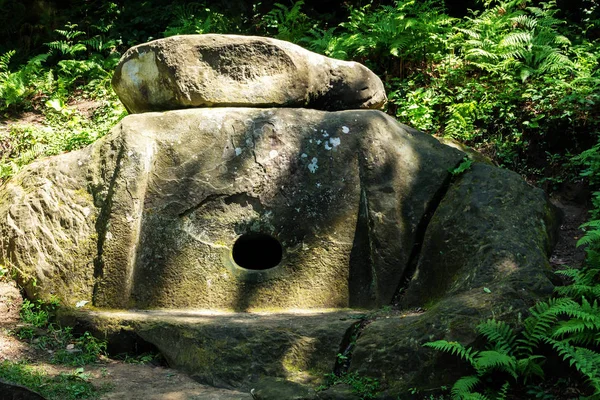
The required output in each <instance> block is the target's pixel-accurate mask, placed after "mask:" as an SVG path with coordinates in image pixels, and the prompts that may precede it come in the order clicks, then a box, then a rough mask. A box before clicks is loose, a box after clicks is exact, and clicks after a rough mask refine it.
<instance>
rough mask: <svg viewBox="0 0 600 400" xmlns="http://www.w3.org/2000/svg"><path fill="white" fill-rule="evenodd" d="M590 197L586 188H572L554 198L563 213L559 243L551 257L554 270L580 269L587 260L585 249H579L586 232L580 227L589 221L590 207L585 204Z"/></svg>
mask: <svg viewBox="0 0 600 400" xmlns="http://www.w3.org/2000/svg"><path fill="white" fill-rule="evenodd" d="M588 198H589V195H588V194H587V193H586V192H585V189H584V188H581V187H579V186H576V185H575V186H572V187H569V188H567V190H565V191H563V192H561V193H556V194H554V195H553V196H552V198H551V200H552V203H553V204H554V205H555V206H557V207H558V208H560V210H561V211H562V212H563V219H562V222H561V225H560V232H559V238H558V242H557V243H556V246H555V248H554V251H553V253H552V256H551V257H550V265H551V266H552V268H553V269H555V270H556V269H563V268H566V267H574V268H578V267H580V266H581V265H582V263H583V260H584V259H585V249H584V248H582V247H579V248H578V247H577V241H578V240H579V239H580V238H581V237H582V236H583V234H584V231H583V230H581V229H580V228H579V227H580V226H581V225H582V224H583V223H585V222H586V221H587V220H588V219H589V212H588V210H589V207H587V205H586V204H585V202H586V201H587V199H588Z"/></svg>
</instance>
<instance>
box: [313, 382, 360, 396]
mask: <svg viewBox="0 0 600 400" xmlns="http://www.w3.org/2000/svg"><path fill="white" fill-rule="evenodd" d="M317 398H318V399H319V400H361V396H359V395H358V394H356V393H355V392H354V390H353V389H352V387H351V386H350V385H347V384H345V383H339V384H337V385H333V386H331V387H329V388H327V389H325V390H323V391H320V392H319V393H318V394H317Z"/></svg>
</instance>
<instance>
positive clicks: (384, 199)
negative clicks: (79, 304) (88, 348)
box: [0, 108, 463, 310]
mask: <svg viewBox="0 0 600 400" xmlns="http://www.w3.org/2000/svg"><path fill="white" fill-rule="evenodd" d="M462 157H463V153H461V152H459V151H457V150H454V149H451V148H449V147H446V146H444V145H441V144H440V143H438V142H437V141H436V140H435V139H433V138H432V137H430V136H428V135H425V134H423V133H421V132H418V131H415V130H412V129H410V128H408V127H406V126H402V125H400V124H398V123H397V122H395V121H394V120H393V119H391V118H390V117H388V116H386V115H385V114H383V113H381V112H379V111H368V110H364V111H359V110H357V111H341V112H335V113H330V112H322V111H314V110H304V109H255V108H246V109H243V108H219V109H212V110H209V109H194V110H180V111H171V112H166V113H148V114H144V115H132V116H129V117H127V118H125V119H124V120H123V121H122V122H121V123H120V124H119V125H118V126H117V127H115V128H114V130H113V131H112V133H111V134H110V135H108V136H107V137H106V138H104V139H102V140H100V141H99V142H97V143H95V144H94V145H92V146H91V147H90V148H87V149H85V150H83V151H80V152H75V153H71V154H68V155H65V156H59V157H55V158H49V159H46V160H43V161H40V162H39V163H37V164H35V165H33V166H31V167H30V168H29V169H27V170H25V171H24V172H23V173H22V174H21V175H20V176H18V177H16V178H15V179H14V180H12V181H10V182H9V183H8V184H7V185H6V187H5V189H4V192H3V195H4V196H5V197H4V198H5V199H6V200H5V201H4V202H3V203H2V207H3V208H4V209H5V214H4V215H5V216H6V218H4V219H3V220H2V221H0V229H1V230H2V232H3V235H2V239H0V240H2V242H0V248H2V249H3V251H4V252H5V259H6V260H10V261H11V262H13V263H14V264H15V265H16V266H17V267H18V268H19V270H20V271H22V272H23V278H27V277H30V278H31V279H33V280H35V281H36V282H38V284H37V285H36V286H33V285H29V286H27V287H28V288H29V290H30V292H31V294H34V293H36V294H37V295H39V296H41V297H49V296H50V295H51V294H56V295H59V297H61V298H65V299H67V298H68V299H72V300H70V301H71V302H72V303H74V302H76V301H80V300H87V301H91V302H92V304H94V305H95V306H97V307H117V308H125V307H137V308H152V307H161V308H180V307H186V308H188V307H198V308H211V309H233V310H247V309H251V308H265V307H276V308H286V307H293V308H319V307H348V306H359V307H372V306H379V305H385V304H389V303H390V301H391V300H392V298H393V296H394V295H395V293H396V290H397V289H398V285H399V284H400V282H401V281H402V279H407V277H406V276H405V272H406V268H407V266H408V265H409V263H410V261H411V253H412V251H413V247H414V244H415V239H416V235H417V231H418V229H419V226H420V225H421V224H422V221H423V220H424V217H425V215H426V214H427V213H430V212H431V211H432V209H433V208H435V203H436V201H438V200H439V199H438V196H439V192H440V191H441V190H442V189H443V188H444V185H446V184H447V183H448V180H449V178H450V174H449V172H448V169H451V168H454V167H455V166H456V164H457V163H458V162H460V160H461V159H462ZM63 160H64V161H63ZM59 164H60V167H58V168H53V166H54V165H59ZM76 165H85V166H87V167H85V168H76V167H75V166H76ZM41 171H48V173H47V174H45V175H44V174H42V173H41ZM40 182H41V183H40ZM11 199H12V200H11ZM40 199H41V200H40ZM42 200H43V201H44V203H43V204H42V205H39V206H37V203H36V202H40V201H42ZM64 205H70V206H67V207H65V206H64ZM86 213H87V215H85V214H86ZM253 232H254V233H256V232H258V233H263V234H268V235H270V236H272V237H273V238H275V239H277V240H278V241H279V243H280V244H281V246H282V248H283V254H282V260H281V262H280V263H279V264H278V266H276V267H274V268H269V269H264V270H260V269H259V270H253V269H245V268H241V267H240V266H239V265H238V264H237V263H236V262H235V261H234V260H233V258H232V248H233V246H234V243H235V242H236V240H237V239H238V238H239V237H240V236H242V235H244V234H248V233H253ZM12 243H16V244H18V245H12ZM257 251H258V253H259V254H260V252H261V251H262V250H260V249H257ZM46 282H47V283H46ZM39 283H43V284H39Z"/></svg>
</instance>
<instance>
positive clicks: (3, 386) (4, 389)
mask: <svg viewBox="0 0 600 400" xmlns="http://www.w3.org/2000/svg"><path fill="white" fill-rule="evenodd" d="M45 399H46V398H45V397H42V396H41V395H39V394H37V393H36V392H34V391H32V390H29V389H27V388H26V387H24V386H20V385H15V384H12V383H8V382H3V381H2V380H0V400H45Z"/></svg>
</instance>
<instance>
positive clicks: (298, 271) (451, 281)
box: [0, 35, 556, 400]
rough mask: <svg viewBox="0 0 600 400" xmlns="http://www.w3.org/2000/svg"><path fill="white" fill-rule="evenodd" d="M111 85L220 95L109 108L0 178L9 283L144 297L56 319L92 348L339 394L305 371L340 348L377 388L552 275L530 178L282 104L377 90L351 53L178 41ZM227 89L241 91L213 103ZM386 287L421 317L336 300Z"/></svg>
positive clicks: (400, 391) (115, 297)
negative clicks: (88, 128)
mask: <svg viewBox="0 0 600 400" xmlns="http://www.w3.org/2000/svg"><path fill="white" fill-rule="evenodd" d="M114 85H115V90H116V91H117V92H118V93H119V95H120V97H121V99H122V101H123V102H124V103H125V104H126V106H127V108H128V109H129V110H130V111H131V112H146V111H153V110H165V109H180V108H190V107H213V106H221V107H219V108H196V109H185V110H175V111H167V112H146V113H144V114H137V115H131V116H129V117H127V118H125V119H124V120H123V121H122V122H121V123H119V124H118V125H117V126H116V127H115V128H114V129H113V131H112V132H111V133H110V134H109V135H108V136H106V137H105V138H103V139H101V140H100V141H98V142H96V143H95V144H93V145H92V146H90V147H88V148H86V149H83V150H81V151H78V152H73V153H70V154H64V155H60V156H56V157H51V158H46V159H43V160H40V161H38V162H36V163H34V164H32V165H30V166H28V167H27V168H25V169H23V170H22V171H21V172H20V173H19V174H17V175H16V176H15V177H14V178H12V179H11V180H10V181H8V182H7V183H6V184H5V185H3V186H2V187H0V263H2V264H6V265H10V266H12V267H14V270H15V271H18V273H19V279H20V281H21V283H22V284H23V285H24V286H25V288H26V290H27V293H28V295H29V297H32V298H49V297H50V296H57V297H58V298H59V299H62V300H63V303H64V304H65V305H68V306H71V307H74V306H75V304H76V303H78V302H80V301H82V300H85V301H88V302H89V305H92V306H94V307H96V308H137V309H157V308H161V309H164V310H160V311H159V310H152V311H137V312H119V311H75V312H73V311H67V312H64V313H63V314H62V315H61V318H62V319H63V321H65V322H66V321H68V320H71V321H73V318H74V319H75V321H77V322H78V323H79V324H81V325H83V326H84V328H85V329H88V330H91V331H93V332H96V333H97V334H99V335H104V336H106V337H107V338H109V339H110V340H111V346H115V342H119V343H120V344H121V346H123V345H124V344H127V343H138V342H140V343H141V342H142V341H143V343H145V344H147V343H151V344H152V345H154V346H156V347H158V348H159V349H160V351H161V352H162V353H163V355H164V356H165V358H166V359H167V360H168V361H169V363H170V364H171V365H172V366H175V367H177V368H179V369H182V370H184V371H187V372H188V373H189V374H190V375H192V376H193V377H194V378H195V379H197V380H199V381H201V382H203V383H207V384H210V385H214V386H219V387H224V388H241V389H243V390H245V391H250V390H251V389H254V394H253V396H254V398H256V399H263V400H271V399H273V400H275V399H277V400H279V399H281V398H286V399H319V398H321V399H353V398H356V395H355V394H354V393H351V391H352V390H351V388H349V387H348V386H345V385H337V386H334V387H332V388H330V389H327V390H324V391H322V392H320V393H317V392H315V391H314V390H312V388H311V386H313V387H314V386H315V385H317V384H318V383H319V382H321V381H322V379H321V378H323V375H324V374H326V373H331V372H332V371H333V370H334V366H335V369H336V371H339V370H340V369H343V368H345V366H340V364H336V359H337V358H338V357H337V355H338V354H339V353H342V354H343V355H344V356H351V357H349V358H347V359H349V360H350V365H349V370H350V371H351V372H356V373H358V374H359V375H360V376H367V377H372V378H376V379H377V380H378V381H379V382H380V383H381V388H382V390H383V391H384V392H383V394H382V395H381V398H397V397H398V396H399V395H402V396H404V395H405V394H406V392H407V391H408V389H409V388H420V389H428V388H434V387H436V386H439V385H442V384H448V383H450V382H451V380H452V378H453V377H456V374H457V373H458V372H459V370H458V368H456V367H457V364H455V360H454V359H452V358H444V356H440V355H439V354H437V353H435V352H433V351H432V350H429V349H425V348H423V347H422V344H423V343H425V342H428V341H432V340H436V339H441V338H444V339H447V340H457V341H460V342H461V343H463V344H465V345H468V344H470V343H472V342H473V341H474V340H475V326H476V325H477V324H478V323H479V322H480V321H481V320H482V319H485V318H488V317H491V316H494V317H496V318H500V319H505V320H513V319H515V318H517V316H518V315H519V313H521V312H523V311H525V310H526V309H527V307H529V306H530V305H531V304H532V303H533V302H534V301H535V300H536V299H537V298H540V297H546V296H548V295H549V294H550V293H551V291H552V284H551V282H550V280H549V278H548V272H549V268H548V261H547V259H548V254H549V251H550V249H551V247H552V244H553V239H554V238H553V232H554V229H555V227H556V218H555V212H554V209H553V208H552V207H551V206H550V204H549V203H548V201H547V199H546V197H545V195H544V194H543V192H541V191H540V190H538V189H535V188H532V187H530V186H529V185H527V184H526V183H525V182H524V181H523V180H522V179H521V178H520V177H519V176H518V175H516V174H514V173H512V172H509V171H505V170H501V169H499V168H496V167H494V166H492V165H489V163H488V162H487V161H486V160H484V159H483V160H482V162H478V161H479V159H478V158H477V157H476V156H475V157H474V156H473V155H472V154H470V155H469V157H471V159H472V160H473V161H474V163H473V165H472V167H471V168H470V169H469V170H467V171H465V172H464V173H463V174H462V175H460V176H458V177H453V176H452V175H451V174H450V173H449V170H452V169H454V168H455V167H456V166H457V165H459V163H460V162H461V161H462V160H463V157H465V152H462V151H459V150H457V149H455V148H452V147H449V146H446V145H444V144H441V143H440V142H438V141H437V140H436V139H434V138H432V137H431V136H428V135H426V134H424V133H422V132H418V131H416V130H413V129H411V128H409V127H406V126H404V125H401V124H398V123H397V122H396V121H394V120H393V119H392V118H390V117H388V116H387V115H385V114H383V113H381V112H379V111H374V110H346V111H336V112H325V111H317V110H315V109H312V110H310V109H300V108H293V107H311V108H321V109H326V110H338V109H342V108H368V107H377V106H379V105H381V104H382V103H383V102H384V101H385V94H384V93H383V86H382V85H381V81H380V80H379V79H378V78H377V77H375V76H374V75H373V74H372V73H371V72H370V71H369V70H367V69H366V68H364V67H363V66H360V65H358V64H353V63H344V62H339V61H336V60H331V59H328V58H325V57H322V56H317V55H315V54H313V53H310V52H307V51H306V50H303V49H301V48H299V47H297V46H294V45H291V44H288V43H284V42H280V41H277V40H273V39H263V38H254V37H241V36H220V35H201V36H186V37H173V38H168V39H162V40H159V41H154V42H151V43H148V44H144V45H140V46H137V47H135V48H133V49H131V50H129V51H128V52H127V53H126V54H125V56H124V57H123V59H122V61H121V63H120V65H119V68H118V70H117V72H116V74H115V78H114ZM242 105H248V106H252V107H254V108H241V107H237V108H233V107H226V106H242ZM260 106H278V107H288V108H259V107H260ZM392 301H394V302H395V303H398V304H399V305H400V306H401V307H402V308H403V309H404V310H413V309H415V308H417V309H419V310H422V309H425V312H424V313H422V312H419V313H411V312H408V311H405V312H394V313H392V314H388V315H386V314H385V313H381V312H377V313H371V314H369V315H368V316H366V317H362V319H361V321H360V322H357V320H356V318H361V317H358V316H357V315H356V312H352V311H347V310H344V311H342V310H340V309H343V308H346V307H355V308H375V307H379V306H383V305H389V304H391V303H392ZM80 304H83V303H80ZM323 308H331V309H335V310H334V311H335V312H331V310H330V312H327V313H325V312H321V311H319V310H321V309H323ZM186 309H196V311H190V310H188V311H186ZM198 309H208V310H211V312H209V313H207V312H206V311H204V312H199V311H198ZM290 309H303V310H304V312H306V311H307V310H308V311H309V313H308V314H290V313H289V310H290ZM215 310H235V311H256V310H262V311H264V310H271V311H272V312H271V313H267V312H262V313H260V314H259V313H237V314H235V313H220V312H219V313H216V312H215ZM285 310H287V313H286V312H283V311H285ZM336 310H337V311H336ZM140 338H141V339H140Z"/></svg>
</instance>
